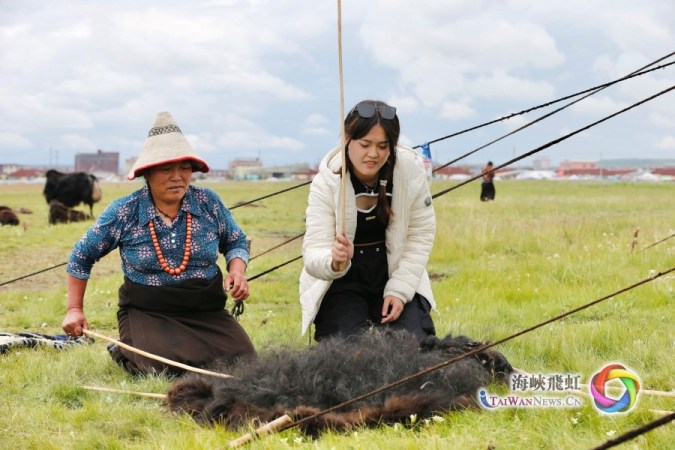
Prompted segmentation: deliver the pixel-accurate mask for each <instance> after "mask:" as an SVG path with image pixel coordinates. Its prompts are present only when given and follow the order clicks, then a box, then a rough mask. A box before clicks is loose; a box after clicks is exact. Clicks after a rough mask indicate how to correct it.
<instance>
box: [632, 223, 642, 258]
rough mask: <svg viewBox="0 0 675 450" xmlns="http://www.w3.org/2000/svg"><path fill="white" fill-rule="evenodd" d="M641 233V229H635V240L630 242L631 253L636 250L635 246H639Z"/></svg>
mask: <svg viewBox="0 0 675 450" xmlns="http://www.w3.org/2000/svg"><path fill="white" fill-rule="evenodd" d="M639 234H640V229H639V228H636V229H635V231H633V240H632V241H631V243H630V252H631V253H633V252H635V247H637V242H638V235H639Z"/></svg>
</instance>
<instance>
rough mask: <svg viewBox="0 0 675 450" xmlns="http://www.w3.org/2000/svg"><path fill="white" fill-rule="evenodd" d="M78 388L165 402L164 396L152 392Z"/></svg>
mask: <svg viewBox="0 0 675 450" xmlns="http://www.w3.org/2000/svg"><path fill="white" fill-rule="evenodd" d="M80 387H81V388H82V389H86V390H88V391H99V392H114V393H116V394H130V395H138V396H141V397H151V398H159V399H161V400H165V399H166V397H167V395H166V394H154V393H152V392H137V391H125V390H122V389H113V388H108V387H99V386H80Z"/></svg>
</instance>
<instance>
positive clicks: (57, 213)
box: [49, 200, 91, 225]
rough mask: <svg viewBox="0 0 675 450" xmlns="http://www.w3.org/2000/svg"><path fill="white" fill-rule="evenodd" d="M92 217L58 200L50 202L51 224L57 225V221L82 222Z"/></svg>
mask: <svg viewBox="0 0 675 450" xmlns="http://www.w3.org/2000/svg"><path fill="white" fill-rule="evenodd" d="M88 219H91V216H90V215H88V214H85V213H83V212H82V211H77V210H75V209H72V208H68V207H67V206H66V205H64V204H63V203H61V202H60V201H58V200H52V201H51V202H49V224H50V225H55V224H57V223H69V222H82V221H84V220H88Z"/></svg>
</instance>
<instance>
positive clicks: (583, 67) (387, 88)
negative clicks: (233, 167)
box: [0, 0, 675, 169]
mask: <svg viewBox="0 0 675 450" xmlns="http://www.w3.org/2000/svg"><path fill="white" fill-rule="evenodd" d="M0 10H1V11H2V13H0V98H1V99H2V101H0V164H1V163H5V164H7V163H13V164H24V165H52V164H54V165H56V164H58V165H73V164H74V156H75V155H76V154H77V153H90V152H95V151H96V150H98V149H101V150H103V151H107V152H119V153H120V159H121V164H120V166H121V168H123V166H124V160H125V159H127V158H129V157H132V156H137V155H138V152H139V150H140V148H141V146H142V145H143V141H144V139H145V137H146V136H147V133H148V130H149V129H150V128H151V126H152V124H153V122H154V118H155V115H156V113H157V112H160V111H169V112H170V113H171V114H172V115H173V117H174V118H175V120H176V122H177V124H178V126H179V127H180V128H181V129H182V130H183V133H184V134H185V135H186V137H187V138H188V140H189V141H190V143H191V144H192V146H193V147H194V149H195V150H196V151H197V152H198V153H199V154H200V155H201V156H202V157H203V158H204V159H206V161H207V162H208V163H209V164H210V166H211V167H212V168H215V169H227V167H228V164H229V162H230V161H232V160H234V159H237V158H255V157H259V158H261V159H262V161H263V163H264V165H265V166H275V165H283V164H290V163H300V162H307V163H309V164H310V165H314V164H317V163H318V162H319V161H320V160H321V158H322V157H323V155H324V154H326V153H327V152H328V151H329V150H330V149H332V148H333V147H335V146H336V145H337V144H338V142H339V140H340V103H341V102H340V82H339V64H338V62H339V52H338V41H339V39H338V25H337V17H338V5H337V1H328V0H251V1H243V0H213V1H199V0H194V1H190V2H186V1H175V0H164V1H143V0H116V1H114V2H111V1H91V0H70V1H67V2H64V1H59V2H55V1H49V0H43V1H33V0H0ZM341 10H342V60H343V80H344V108H345V112H348V111H349V110H350V109H351V108H352V107H353V105H354V104H356V103H357V102H358V101H360V100H363V99H378V100H383V101H386V102H387V103H389V104H391V105H393V106H396V107H397V110H398V115H399V118H400V121H401V128H402V130H401V138H400V143H401V144H404V145H408V146H411V147H412V146H416V145H419V144H421V143H423V142H427V141H431V140H434V139H437V138H440V137H443V136H446V135H448V134H451V133H454V132H457V131H460V130H463V129H465V128H468V127H471V126H475V125H478V124H481V123H483V122H486V121H490V120H493V119H496V118H499V117H503V116H505V115H508V114H510V113H513V112H518V111H521V110H524V109H527V108H530V107H532V106H535V105H538V104H542V103H545V102H548V101H550V100H553V99H556V98H558V97H562V96H565V95H568V94H572V93H575V92H578V91H581V90H584V89H587V88H590V87H593V86H596V85H599V84H602V83H606V82H608V81H612V80H614V79H617V78H620V77H622V76H624V75H627V74H628V73H630V72H632V71H634V70H636V69H638V68H640V67H642V66H644V65H646V64H649V63H651V62H652V61H655V60H657V59H659V58H661V57H662V56H665V55H667V54H669V53H671V52H673V51H675V2H672V1H662V0H644V1H640V2H635V1H625V0H591V1H588V0H583V1H581V0H565V1H558V0H548V1H545V2H544V1H539V0H531V1H530V0H504V1H497V0H489V1H488V0H472V1H460V0H443V1H438V0H416V1H410V0H343V1H342V7H341ZM672 61H675V57H671V58H669V59H668V60H667V62H672ZM672 85H675V66H673V67H669V68H666V69H662V70H659V71H658V72H653V73H650V74H648V75H643V76H640V77H637V78H635V79H632V80H629V81H625V82H622V83H620V84H618V85H616V86H613V87H610V88H608V89H605V90H604V91H602V92H601V93H598V94H596V95H594V96H592V97H590V98H588V99H585V100H583V101H581V102H579V103H577V104H576V105H574V106H573V107H571V108H568V109H566V110H565V111H563V112H561V113H558V114H556V115H554V116H552V117H550V118H548V119H546V120H545V121H543V122H541V123H539V124H536V125H534V126H532V127H530V128H528V129H526V130H524V131H521V132H519V133H516V134H515V135H513V136H511V137H509V138H507V139H504V140H502V141H500V142H498V143H497V144H494V145H492V146H490V147H488V148H486V149H484V150H481V151H479V152H477V153H476V154H474V155H472V156H470V157H468V158H466V159H464V160H462V161H461V162H459V163H458V164H460V165H461V164H481V163H484V162H485V161H487V160H492V161H494V162H495V163H502V162H505V161H507V160H508V159H510V158H512V157H513V156H514V155H519V154H521V153H524V152H527V151H529V150H532V149H534V148H537V147H539V146H541V145H543V144H545V143H547V142H549V141H551V140H553V139H556V138H558V137H560V136H562V135H564V134H567V133H570V132H572V131H574V130H576V129H578V128H581V127H583V126H585V125H587V124H590V123H592V122H594V121H596V120H599V119H601V118H603V117H605V116H607V115H609V114H611V113H613V112H616V111H618V110H620V109H622V108H625V107H626V106H629V105H631V104H633V103H635V102H637V101H639V100H642V99H644V98H646V97H648V96H650V95H653V94H655V93H657V92H659V91H661V90H663V89H665V88H667V87H670V86H672ZM551 109H552V108H548V109H543V110H538V111H536V112H532V113H529V114H527V115H523V116H518V117H516V118H513V119H511V120H508V121H503V122H499V123H497V124H495V125H491V126H488V127H484V128H481V129H480V130H477V131H473V132H470V133H465V134H463V135H461V136H459V137H455V138H451V139H446V140H443V141H441V142H438V143H434V144H432V146H431V152H432V156H433V159H434V161H435V162H436V163H444V162H447V161H450V160H452V159H454V158H456V157H458V156H459V155H463V154H465V153H467V152H469V151H471V150H473V149H475V148H477V147H479V146H481V145H483V144H485V143H487V142H489V141H491V140H493V139H495V138H497V137H500V136H502V135H503V134H505V133H507V132H509V131H511V130H514V129H516V128H518V127H520V126H522V125H524V124H525V123H527V122H528V121H531V120H534V119H536V118H537V117H539V116H540V115H542V114H544V113H546V112H548V111H550V110H551ZM541 157H544V158H548V159H549V160H550V161H551V163H552V164H556V163H558V162H560V161H564V160H596V159H622V158H675V91H671V92H670V93H668V94H665V95H664V96H661V97H659V98H657V99H656V100H653V101H651V102H649V103H647V104H645V105H642V106H639V107H637V108H635V109H633V110H631V111H630V112H627V113H625V114H622V115H620V116H618V117H616V118H613V119H610V120H609V121H607V122H605V123H603V124H601V125H598V126H597V127H594V128H592V129H591V130H588V131H586V132H584V133H581V134H580V135H577V136H574V137H572V138H570V139H568V140H566V141H565V142H563V143H561V144H558V145H555V146H553V147H550V148H548V149H547V150H545V151H543V152H541V153H539V154H537V155H536V156H533V157H530V158H529V159H528V160H525V161H524V163H525V164H527V163H531V162H532V161H533V159H534V158H541Z"/></svg>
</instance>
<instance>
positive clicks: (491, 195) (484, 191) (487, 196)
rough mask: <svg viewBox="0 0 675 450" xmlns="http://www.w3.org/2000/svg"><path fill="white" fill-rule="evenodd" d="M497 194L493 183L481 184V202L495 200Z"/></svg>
mask: <svg viewBox="0 0 675 450" xmlns="http://www.w3.org/2000/svg"><path fill="white" fill-rule="evenodd" d="M495 194H496V192H495V185H494V183H493V182H492V181H488V182H484V183H482V184H481V189H480V199H481V201H487V200H494V199H495Z"/></svg>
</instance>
